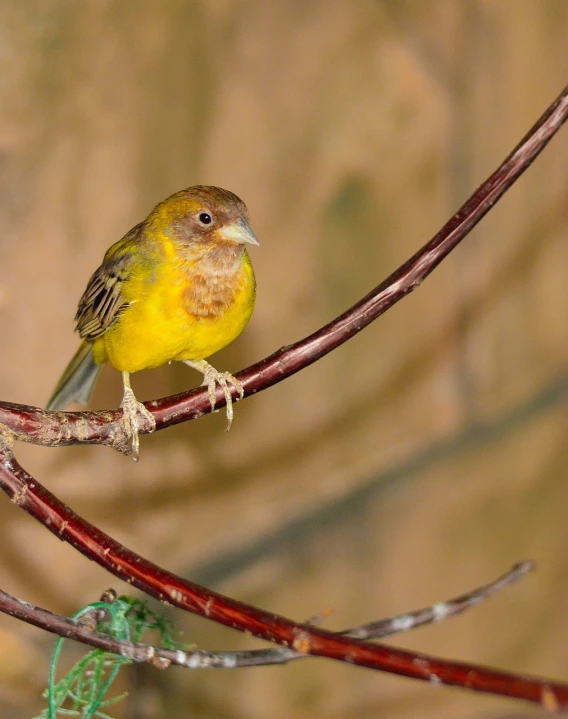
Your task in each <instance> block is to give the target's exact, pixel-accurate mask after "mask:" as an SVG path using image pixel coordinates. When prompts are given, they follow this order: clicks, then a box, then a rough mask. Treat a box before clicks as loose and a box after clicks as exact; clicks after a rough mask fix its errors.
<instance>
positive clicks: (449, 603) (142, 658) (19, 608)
mask: <svg viewBox="0 0 568 719" xmlns="http://www.w3.org/2000/svg"><path fill="white" fill-rule="evenodd" d="M531 569H533V564H532V562H519V563H518V564H515V565H514V566H513V567H512V568H511V569H510V570H509V571H508V572H505V574H502V575H501V576H500V577H497V579H495V580H493V581H492V582H489V583H488V584H484V585H483V586H482V587H478V588H477V589H473V590H472V591H470V592H467V593H466V594H462V595H460V596H458V597H455V598H454V599H448V600H446V601H444V602H438V603H437V604H433V605H432V606H430V607H425V608H424V609H418V610H416V611H413V612H408V613H406V614H398V615H396V616H394V617H389V618H388V619H381V620H379V621H377V622H371V623H369V624H362V625H361V626H358V627H353V628H351V629H344V630H342V631H340V632H338V633H339V634H343V635H344V636H346V637H353V638H358V639H377V638H379V637H387V636H392V635H393V634H399V633H400V632H408V631H410V630H411V629H416V628H417V627H421V626H424V625H425V624H429V623H430V622H438V621H442V620H444V619H449V618H450V617H455V616H457V615H458V614H461V613H462V612H464V611H465V610H466V609H470V608H471V607H473V606H476V605H477V604H479V603H480V602H482V601H484V600H486V599H489V598H490V597H492V596H493V595H494V594H496V593H497V592H499V591H501V590H502V589H504V588H505V587H506V586H508V585H509V584H512V583H513V582H516V581H518V580H519V579H521V578H522V577H524V576H525V575H526V574H527V572H529V571H531ZM0 612H4V613H5V614H9V615H10V616H12V617H16V618H17V619H21V620H22V621H24V622H27V623H28V624H33V625H35V626H36V627H40V628H41V629H45V630H46V631H48V632H51V633H53V634H57V635H59V636H60V637H65V638H67V639H74V640H75V641H78V642H82V643H83V644H89V645H90V646H93V647H96V648H97V649H103V650H104V651H106V652H110V653H112V654H118V655H119V656H121V657H126V658H127V659H131V660H132V661H133V662H149V663H151V664H153V665H154V666H157V667H158V668H159V669H162V668H165V667H167V666H169V665H170V664H177V665H179V666H183V667H186V668H188V669H236V668H238V667H253V666H254V667H258V666H267V665H273V664H285V663H286V662H290V661H292V660H294V659H305V658H308V656H309V655H306V654H301V653H299V652H297V651H295V650H294V649H288V648H287V647H279V648H278V649H252V650H249V651H238V652H222V651H221V652H210V651H204V650H197V649H196V650H182V649H168V648H165V647H155V646H152V645H150V644H141V643H136V642H130V641H126V640H122V639H118V638H116V637H113V636H110V635H108V634H104V633H101V632H98V631H96V629H95V626H96V622H95V623H94V624H93V626H89V625H88V624H87V623H85V622H84V621H78V620H76V619H69V618H68V617H64V616H63V615H61V614H55V613H53V612H50V611H49V610H47V609H43V608H42V607H37V606H34V605H33V604H29V603H28V602H24V601H22V600H21V599H17V598H16V597H13V596H12V595H10V594H8V593H7V592H4V591H3V590H1V589H0Z"/></svg>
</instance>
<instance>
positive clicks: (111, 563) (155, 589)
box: [0, 450, 568, 709]
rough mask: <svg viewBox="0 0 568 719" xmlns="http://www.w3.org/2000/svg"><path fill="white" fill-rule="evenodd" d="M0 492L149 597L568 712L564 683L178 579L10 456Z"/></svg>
mask: <svg viewBox="0 0 568 719" xmlns="http://www.w3.org/2000/svg"><path fill="white" fill-rule="evenodd" d="M0 486H1V488H2V490H3V491H4V492H5V493H6V494H7V495H8V496H9V497H10V498H11V499H12V501H13V502H15V503H16V504H18V505H19V506H20V507H21V508H22V509H24V510H25V511H26V512H28V513H29V514H31V515H32V516H33V517H35V518H36V519H38V520H39V521H40V522H42V524H44V525H45V526H46V527H47V528H48V529H49V530H50V532H52V533H53V534H54V535H55V536H57V537H59V538H60V539H62V540H64V541H67V542H69V543H70V544H71V545H72V546H73V547H75V549H77V550H79V551H80V552H81V553H82V554H84V555H85V556H86V557H88V558H89V559H92V560H93V561H95V562H97V564H100V565H101V566H102V567H104V568H105V569H107V570H108V571H109V572H111V573H112V574H114V575H115V576H116V577H118V578H119V579H122V580H124V581H127V582H128V583H129V584H131V585H133V586H135V587H137V588H138V589H141V590H142V591H143V592H146V593H147V594H149V595H150V596H152V597H155V598H156V599H160V600H161V601H163V602H167V603H168V604H172V605H174V606H176V607H179V608H180V609H185V610H187V611H189V612H192V613H194V614H197V615H199V616H202V617H205V618H207V619H211V620H213V621H215V622H218V623H219V624H224V625H226V626H228V627H231V628H233V629H238V630H239V631H243V632H247V633H249V634H253V635H254V636H256V637H259V638H261V639H265V640H268V641H271V642H275V643H277V644H280V645H283V646H286V647H291V648H292V649H294V650H296V651H298V652H301V653H303V654H308V655H313V656H322V657H327V658H329V659H336V660H339V661H343V662H348V663H350V664H357V665H359V666H365V667H369V668H372V669H378V670H381V671H385V672H390V673H393V674H400V675H402V676H406V677H411V678H414V679H422V680H424V681H430V682H434V683H437V684H448V685H454V686H460V687H464V688H468V689H473V690H475V691H480V692H485V693H490V694H499V695H501V696H509V697H515V698H518V699H526V700H528V701H531V702H536V703H538V704H542V705H544V706H545V707H547V708H549V709H550V708H554V709H560V708H566V707H568V684H562V683H556V682H550V681H548V680H546V679H538V678H535V677H528V676H519V675H515V674H510V673H508V672H501V671H497V670H493V669H488V668H486V667H481V666H476V665H474V664H466V663H463V662H453V661H446V660H444V659H438V658H436V657H431V656H427V655H425V654H417V653H414V652H409V651H405V650H403V649H396V648H393V647H387V646H383V645H381V644H373V643H371V642H368V641H361V640H356V639H351V638H349V637H346V636H342V635H340V634H337V633H335V632H329V631H325V630H323V629H319V628H316V627H313V626H311V625H309V624H296V623H295V622H293V621H291V620H290V619H286V618H285V617H282V616H280V615H278V614H273V613H271V612H266V611H264V610H262V609H257V608H255V607H251V606H249V605H247V604H244V603H243V602H239V601H237V600H235V599H231V598H230V597H225V596H223V595H221V594H218V593H217V592H213V591H211V590H210V589H206V588H204V587H201V586H199V585H198V584H195V583H193V582H190V581H189V580H187V579H183V578H182V577H178V576H176V575H175V574H172V573H171V572H168V571H167V570H165V569H162V568H161V567H158V566H157V565H155V564H153V563H152V562H149V561H148V560H146V559H144V558H143V557H141V556H139V555H138V554H136V553H135V552H133V551H131V550H130V549H128V548H126V547H124V546H122V545H121V544H119V543H118V542H117V541H116V540H114V539H112V538H111V537H109V536H108V535H107V534H105V533H104V532H103V531H101V530H100V529H98V528H97V527H95V526H93V525H92V524H89V523H88V522H87V521H86V520H85V519H82V518H81V517H79V516H78V515H76V514H75V513H74V512H73V511H72V510H71V509H69V507H67V506H66V505H65V504H63V502H61V501H60V500H59V499H57V497H55V496H54V495H53V494H51V492H49V491H48V490H47V489H46V488H45V487H43V486H42V485H41V484H39V483H38V481H37V480H36V479H34V478H33V477H32V476H31V475H29V474H28V473H27V472H26V471H25V469H23V467H21V466H20V465H19V464H18V462H17V461H16V460H15V459H14V457H13V456H12V454H11V453H10V452H9V450H4V451H0Z"/></svg>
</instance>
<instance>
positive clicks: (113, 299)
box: [75, 223, 142, 342]
mask: <svg viewBox="0 0 568 719" xmlns="http://www.w3.org/2000/svg"><path fill="white" fill-rule="evenodd" d="M141 227H142V223H141V224H140V225H137V226H136V227H134V228H133V229H132V230H130V232H129V233H128V234H127V235H125V236H124V237H123V239H122V240H120V242H117V243H116V245H113V247H111V248H110V250H109V251H108V252H107V254H106V255H105V259H104V261H103V264H102V265H101V266H100V267H99V268H98V270H96V272H95V273H94V274H93V276H92V277H91V279H90V280H89V283H88V285H87V289H86V290H85V292H84V293H83V296H82V297H81V299H80V300H79V307H78V308H77V314H76V315H75V322H76V323H77V326H76V330H77V332H78V333H79V335H80V336H81V339H84V340H87V341H88V342H93V341H94V340H96V339H97V337H100V336H101V335H103V334H104V333H105V332H106V331H107V330H108V328H109V327H110V326H111V325H113V324H114V323H115V322H116V321H117V319H118V318H119V317H120V315H121V314H122V313H123V312H124V310H125V309H126V308H127V307H128V305H129V304H130V303H129V302H127V301H125V300H124V298H123V296H122V286H123V284H124V282H125V280H126V279H127V278H128V276H129V274H130V270H131V267H132V265H133V263H134V262H135V261H136V255H135V254H134V253H133V252H132V241H136V239H137V236H138V234H139V232H140V230H141Z"/></svg>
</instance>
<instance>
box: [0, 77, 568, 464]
mask: <svg viewBox="0 0 568 719" xmlns="http://www.w3.org/2000/svg"><path fill="white" fill-rule="evenodd" d="M567 118H568V87H566V88H564V90H563V91H562V93H561V94H560V95H559V97H558V98H557V99H556V100H555V101H554V102H553V103H552V105H551V106H550V107H549V108H548V109H547V110H546V112H545V113H544V114H543V115H542V117H541V118H540V119H539V120H538V122H537V123H536V125H534V127H533V128H532V129H531V130H529V132H528V133H527V135H526V136H525V137H524V138H523V139H522V140H521V142H520V143H519V144H518V145H517V147H516V148H515V149H514V150H513V152H511V154H510V155H509V156H508V157H507V158H506V159H505V160H504V162H503V163H502V164H501V165H500V167H499V168H498V169H497V170H496V171H495V172H494V173H493V174H492V175H491V176H490V177H489V178H488V179H487V180H486V181H485V182H484V183H483V184H482V185H481V186H480V187H479V188H478V189H477V190H476V191H475V192H474V193H473V195H472V196H471V197H470V198H469V200H467V202H466V203H465V204H464V205H463V206H462V207H461V208H460V209H459V210H458V212H457V213H456V214H455V215H454V216H453V217H452V218H451V219H450V220H449V221H448V222H447V223H446V224H445V225H444V227H442V229H441V230H440V231H439V232H438V233H437V234H436V235H435V236H434V237H433V238H432V239H431V240H430V241H429V242H428V243H427V244H426V245H424V247H422V248H421V249H420V250H418V252H416V254H414V255H413V256H412V257H411V258H410V259H409V260H407V261H406V262H405V263H404V264H403V265H401V267H399V268H398V269H397V270H396V271H395V272H393V273H392V274H391V275H390V277H387V279H386V280H384V281H383V282H381V284H380V285H378V286H377V287H375V289H374V290H372V291H371V292H370V293H369V294H368V295H366V296H365V297H364V298H363V299H362V300H360V301H359V302H358V303H357V304H355V305H353V307H351V308H350V309H349V310H347V311H346V312H344V313H343V314H342V315H340V316H339V317H337V318H336V319H335V320H333V321H332V322H330V323H329V324H327V325H325V327H322V328H321V329H320V330H318V331H317V332H314V333H313V334H312V335H310V336H309V337H306V338H305V339H303V340H300V341H299V342H296V343H295V344H293V345H290V346H288V347H283V348H282V349H280V350H278V351H277V352H275V353H274V354H272V355H270V356H269V357H267V358H266V359H264V360H262V361H261V362H258V363H257V364H255V365H252V366H251V367H249V368H248V369H246V370H243V371H242V372H240V373H239V374H238V375H237V377H238V379H239V380H240V381H241V383H242V386H243V389H244V393H245V396H247V395H251V394H254V393H256V392H260V391H261V390H263V389H266V388H267V387H270V386H272V385H273V384H276V383H277V382H281V381H282V380H283V379H285V378H286V377H289V376H290V375H292V374H295V373H296V372H299V371H300V370H301V369H303V368H304V367H307V366H308V365H310V364H312V363H313V362H315V361H316V360H318V359H320V358H321V357H323V356H324V355H326V354H327V353H328V352H331V351H332V350H334V349H335V348H336V347H338V346H339V345H341V344H343V343H344V342H346V341H347V340H348V339H349V338H351V337H353V335H355V334H356V333H357V332H360V331H361V330H362V329H363V328H364V327H366V326H367V325H368V324H370V323H371V322H372V321H373V320H375V319H377V317H380V315H382V314H383V313H384V312H386V311H387V310H388V309H389V308H390V307H392V306H393V305H394V304H395V303H396V302H398V301H399V300H401V299H402V298H403V297H405V296H406V295H407V294H409V293H410V292H412V291H413V290H415V289H416V288H417V287H418V286H419V285H420V283H421V282H422V281H423V280H424V279H425V278H426V277H428V275H429V274H430V273H431V272H432V271H433V270H434V269H435V268H436V267H437V266H438V265H439V264H440V262H441V261H442V260H443V259H444V258H445V257H446V256H447V255H448V254H449V253H450V252H451V251H452V250H453V249H454V248H455V247H456V246H457V245H458V244H459V243H460V242H461V241H462V240H463V239H464V237H466V236H467V234H468V233H469V232H470V231H471V230H472V229H473V227H475V225H476V224H477V223H478V222H479V221H480V220H481V219H482V218H483V217H484V215H485V214H486V213H487V212H488V211H489V210H490V209H491V207H492V206H493V205H494V204H495V203H496V202H497V201H498V200H499V198H500V197H501V196H502V195H503V194H504V193H505V192H506V191H507V190H508V189H509V188H510V187H511V185H512V184H513V183H514V182H515V181H516V180H517V179H518V177H519V176H520V175H521V174H522V173H523V172H524V171H525V170H526V169H527V168H528V167H529V166H530V165H531V163H532V162H533V161H534V160H535V158H536V157H537V156H538V155H539V154H540V152H542V150H543V149H544V148H545V147H546V145H547V144H548V142H549V141H550V140H551V139H552V137H553V136H554V135H555V134H556V132H558V130H559V129H560V127H561V126H562V125H563V124H564V122H566V119H567ZM216 403H217V405H216V406H217V407H222V406H224V404H225V399H224V397H223V395H222V391H221V390H220V388H218V391H217V396H216ZM145 405H146V407H147V409H149V410H150V411H151V412H152V414H153V416H154V419H155V420H156V429H164V428H165V427H169V426H171V425H174V424H178V423H180V422H185V421H186V420H189V419H195V418H196V417H199V416H200V415H202V414H205V413H207V412H209V411H210V410H211V408H210V404H209V399H208V395H207V390H206V389H198V390H193V391H191V392H184V393H182V394H179V395H174V396H172V397H166V398H164V399H160V400H154V401H150V402H146V403H145ZM121 418H122V413H121V412H120V411H113V412H46V411H44V410H41V409H38V408H35V407H28V406H24V405H16V404H11V403H7V402H3V403H0V423H1V424H3V425H5V426H6V427H8V428H9V429H10V431H11V432H12V433H13V436H14V437H15V438H17V439H20V440H22V441H25V442H33V443H34V444H42V445H46V446H51V447H55V446H62V445H69V444H79V443H86V444H104V445H108V446H112V447H114V448H115V449H119V450H120V451H124V452H127V451H128V449H127V441H126V437H125V435H124V431H123V428H122V425H121V422H120V420H121Z"/></svg>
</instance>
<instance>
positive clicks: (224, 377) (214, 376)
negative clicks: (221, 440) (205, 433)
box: [203, 366, 245, 432]
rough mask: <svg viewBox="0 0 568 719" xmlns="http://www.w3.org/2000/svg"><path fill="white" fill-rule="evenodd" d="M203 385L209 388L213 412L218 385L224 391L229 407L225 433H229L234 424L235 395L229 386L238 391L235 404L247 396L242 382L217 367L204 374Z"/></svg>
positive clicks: (209, 368)
mask: <svg viewBox="0 0 568 719" xmlns="http://www.w3.org/2000/svg"><path fill="white" fill-rule="evenodd" d="M203 384H204V385H206V386H207V393H208V395H209V402H210V403H211V411H212V412H214V411H215V403H216V400H215V390H216V388H217V385H219V387H221V389H222V390H223V394H224V395H225V402H226V405H227V427H226V428H225V432H228V431H229V430H230V429H231V425H232V424H233V395H232V394H231V390H230V389H229V384H231V385H232V386H233V387H234V388H235V389H236V390H237V392H238V394H239V397H238V399H235V402H238V400H239V399H243V397H244V396H245V390H244V388H243V385H242V382H241V381H240V380H238V379H237V378H236V377H234V376H233V375H232V374H231V373H230V372H219V371H218V370H216V369H215V367H211V366H210V367H208V369H206V370H205V372H204V374H203Z"/></svg>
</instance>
